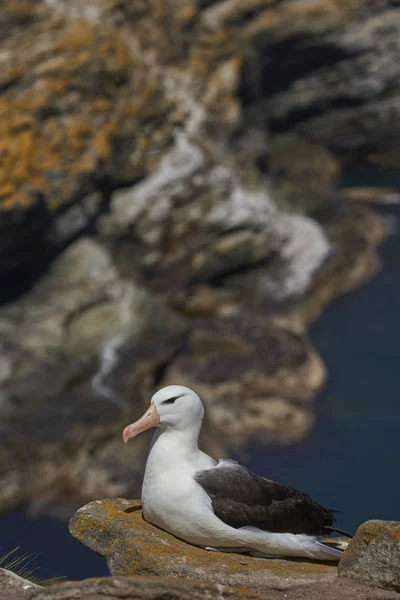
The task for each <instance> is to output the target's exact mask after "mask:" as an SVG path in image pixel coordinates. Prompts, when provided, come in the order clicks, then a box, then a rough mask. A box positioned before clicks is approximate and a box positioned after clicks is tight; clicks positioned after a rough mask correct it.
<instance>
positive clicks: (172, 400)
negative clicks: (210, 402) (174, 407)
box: [161, 394, 185, 404]
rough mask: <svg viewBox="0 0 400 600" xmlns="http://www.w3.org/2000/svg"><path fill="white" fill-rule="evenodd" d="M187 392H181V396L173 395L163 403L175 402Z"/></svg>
mask: <svg viewBox="0 0 400 600" xmlns="http://www.w3.org/2000/svg"><path fill="white" fill-rule="evenodd" d="M184 395H185V394H180V395H179V396H173V398H168V399H167V400H164V401H163V402H161V404H173V403H174V402H175V400H178V398H182V396H184Z"/></svg>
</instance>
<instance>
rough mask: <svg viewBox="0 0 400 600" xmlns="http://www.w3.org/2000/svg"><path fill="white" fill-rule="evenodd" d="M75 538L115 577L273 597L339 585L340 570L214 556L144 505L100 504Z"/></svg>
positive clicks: (82, 520)
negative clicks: (192, 582)
mask: <svg viewBox="0 0 400 600" xmlns="http://www.w3.org/2000/svg"><path fill="white" fill-rule="evenodd" d="M70 531H71V534H72V535H73V536H74V537H75V538H76V539H78V540H79V541H80V542H82V543H83V544H85V545H86V546H89V548H91V549H92V550H95V551H96V552H98V553H99V554H101V555H102V556H104V557H105V558H106V559H107V564H108V567H109V569H110V572H111V574H112V575H144V574H145V575H161V576H165V575H173V576H175V577H183V578H188V579H196V580H200V581H208V582H213V583H218V584H222V585H231V586H234V587H241V588H247V589H249V590H252V591H254V592H259V593H263V594H267V593H268V591H270V590H271V589H279V590H288V589H291V588H293V587H300V586H302V585H308V584H311V583H315V582H322V581H333V580H334V579H335V577H336V574H337V567H336V566H333V565H328V564H315V563H311V562H309V561H307V560H304V561H302V560H293V561H289V560H283V559H264V558H253V557H249V556H244V555H241V554H234V553H223V552H222V553H219V552H218V553H215V552H208V551H207V550H203V549H202V548H197V547H195V546H191V545H189V544H187V543H186V542H183V541H181V540H178V539H177V538H175V537H174V536H172V535H170V534H169V533H166V532H164V531H161V530H160V529H157V528H156V527H154V526H153V525H150V523H147V522H146V521H144V519H143V517H142V512H141V505H140V502H138V501H128V500H122V499H118V500H98V501H96V502H91V503H90V504H88V505H87V506H84V507H83V508H81V509H80V510H79V511H78V512H77V513H76V514H75V515H74V516H73V517H72V519H71V521H70Z"/></svg>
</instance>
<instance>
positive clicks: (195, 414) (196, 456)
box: [122, 385, 343, 561]
mask: <svg viewBox="0 0 400 600" xmlns="http://www.w3.org/2000/svg"><path fill="white" fill-rule="evenodd" d="M203 418H204V407H203V404H202V402H201V400H200V398H199V396H198V395H197V394H196V393H195V392H194V391H193V390H191V389H189V388H187V387H184V386H181V385H169V386H167V387H164V388H162V389H161V390H159V391H158V392H157V393H156V394H154V396H153V397H152V399H151V403H150V406H149V408H148V409H147V410H146V412H145V414H144V415H143V416H142V417H141V418H140V419H139V420H138V421H136V422H135V423H132V424H131V425H128V426H127V427H126V428H125V429H124V431H123V434H122V437H123V440H124V442H125V443H126V442H128V440H129V439H131V438H133V437H135V436H136V435H138V434H140V433H142V432H143V431H146V430H147V429H149V428H151V427H155V428H156V430H155V433H154V435H153V439H152V442H151V445H150V450H149V455H148V458H147V463H146V469H145V475H144V481H143V489H142V508H143V516H144V518H145V520H146V521H148V522H149V523H152V524H153V525H155V526H157V527H159V528H161V529H163V530H165V531H168V532H169V533H171V534H173V535H174V536H175V537H177V538H180V539H182V540H185V541H186V542H188V543H190V544H193V545H195V546H201V547H203V548H206V549H207V550H219V551H224V552H250V553H251V554H253V555H255V556H264V557H278V556H286V557H307V558H312V559H316V560H336V561H337V560H339V559H340V557H341V555H342V551H341V550H338V549H337V548H333V547H331V546H328V545H326V544H323V543H322V542H320V541H319V540H318V536H322V535H324V534H325V535H326V534H327V533H330V532H332V531H339V532H340V533H343V532H341V531H340V530H337V529H335V527H334V523H335V518H334V516H333V512H334V511H333V510H330V509H328V508H324V507H323V506H321V505H320V504H318V503H317V502H315V501H314V500H312V499H311V498H310V497H309V496H307V494H305V493H303V492H300V491H298V490H296V489H294V488H291V487H288V486H286V485H283V484H281V483H276V482H275V481H271V480H269V479H266V478H264V477H261V476H259V475H256V474H255V473H252V472H251V471H249V470H248V469H246V468H245V467H243V466H241V465H240V464H239V463H237V462H236V461H233V460H228V459H220V460H218V461H217V460H214V459H213V458H211V456H208V455H207V454H205V453H204V452H202V451H201V450H200V449H199V446H198V438H199V434H200V429H201V425H202V421H203Z"/></svg>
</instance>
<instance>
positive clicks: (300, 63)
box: [208, 0, 400, 158]
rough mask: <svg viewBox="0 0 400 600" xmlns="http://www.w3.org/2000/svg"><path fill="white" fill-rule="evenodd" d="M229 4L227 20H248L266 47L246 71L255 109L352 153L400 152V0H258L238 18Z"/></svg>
mask: <svg viewBox="0 0 400 600" xmlns="http://www.w3.org/2000/svg"><path fill="white" fill-rule="evenodd" d="M224 4H225V6H226V7H228V6H229V5H230V4H231V5H232V12H230V19H229V18H228V19H227V18H225V22H226V21H228V22H229V20H230V24H231V27H232V28H233V27H235V25H236V27H238V26H239V27H242V29H244V35H245V37H246V38H247V39H248V40H250V42H251V43H252V44H255V46H256V47H257V48H258V51H259V55H258V56H257V58H256V59H254V55H253V56H251V57H250V58H249V59H248V62H249V65H248V67H247V69H246V71H245V75H244V77H245V85H244V86H243V88H242V89H243V94H244V95H245V100H246V102H247V106H248V111H249V112H253V113H254V112H255V108H256V107H257V105H258V108H257V110H258V113H259V114H260V115H261V114H263V116H264V119H265V120H266V121H267V122H269V124H270V126H272V128H273V129H274V130H275V131H277V130H280V131H282V130H291V131H297V132H298V133H301V134H302V135H305V136H306V137H307V138H308V139H309V140H311V141H313V142H316V143H321V144H324V145H326V146H328V147H329V148H331V149H332V148H334V149H335V150H336V151H338V152H341V153H345V154H347V155H348V156H353V157H356V158H357V156H356V153H357V152H358V153H363V154H364V155H367V154H368V153H374V152H376V153H383V154H385V153H386V152H396V151H397V152H398V149H399V143H398V140H399V130H398V127H397V125H393V121H395V122H396V123H398V122H399V119H398V118H396V115H397V114H398V111H399V94H400V87H399V84H398V81H399V77H398V76H399V68H400V67H399V61H398V56H399V48H400V46H399V39H400V36H399V31H400V12H399V10H398V6H394V5H393V3H392V2H389V1H386V0H383V1H379V0H378V1H377V2H362V1H360V0H354V1H351V2H347V3H344V2H340V1H336V0H331V1H329V2H326V0H316V1H314V2H311V3H310V2H308V1H307V0H300V1H297V0H296V1H289V2H283V3H268V4H267V5H266V4H265V3H259V4H258V5H257V7H256V9H255V10H254V11H253V12H251V13H250V14H247V15H246V14H243V15H242V20H240V17H239V19H237V21H236V23H235V19H234V9H233V3H228V2H225V3H224ZM218 5H219V3H217V8H214V6H212V7H211V8H210V9H208V11H209V12H212V11H213V10H215V11H217V10H218ZM383 29H384V31H385V34H384V35H382V31H383ZM254 62H255V64H252V63H254Z"/></svg>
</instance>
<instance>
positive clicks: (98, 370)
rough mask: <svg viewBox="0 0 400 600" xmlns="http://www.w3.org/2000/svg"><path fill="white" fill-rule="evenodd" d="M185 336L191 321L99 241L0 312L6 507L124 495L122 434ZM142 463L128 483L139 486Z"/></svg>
mask: <svg viewBox="0 0 400 600" xmlns="http://www.w3.org/2000/svg"><path fill="white" fill-rule="evenodd" d="M185 335H186V323H185V320H184V319H183V318H182V317H180V316H179V315H177V314H176V313H174V312H173V311H172V310H171V309H169V308H168V307H167V306H165V305H164V304H163V302H162V301H161V300H159V299H155V298H153V297H151V296H150V295H149V293H148V292H146V291H145V290H144V289H142V288H140V287H139V286H138V285H136V284H134V283H132V282H128V281H124V280H123V279H121V278H120V277H119V276H118V274H117V272H116V270H115V268H114V267H113V265H112V262H111V260H110V257H109V256H108V254H107V252H106V250H105V249H104V248H102V247H101V245H100V244H99V243H98V242H96V241H94V240H91V239H84V238H82V239H81V240H79V241H77V242H75V243H74V244H73V245H71V246H70V247H69V248H68V249H67V250H66V251H65V252H64V253H63V254H62V255H61V256H60V257H59V258H58V259H57V260H56V261H55V262H54V263H53V264H52V267H51V269H50V271H49V272H48V273H47V275H46V276H45V277H43V278H42V279H41V281H40V282H39V283H38V284H37V285H36V286H35V287H34V288H33V289H32V290H31V292H29V293H27V294H26V295H25V296H23V297H22V298H20V299H19V300H18V301H17V302H14V303H13V304H11V305H9V306H7V307H3V308H1V309H0V344H1V347H2V349H3V351H2V354H1V360H0V373H1V381H0V390H1V398H2V402H1V405H0V439H1V444H0V456H1V458H2V461H1V464H2V465H3V466H4V469H3V468H2V467H0V471H1V480H2V486H1V492H0V510H5V509H7V508H9V507H12V506H14V505H15V503H17V502H18V503H22V502H27V501H32V500H35V499H37V498H38V497H39V496H41V497H43V496H44V497H45V496H46V495H47V494H50V497H51V496H57V495H60V496H61V497H60V503H59V504H60V505H62V502H63V499H64V500H65V499H67V498H68V497H69V496H73V494H76V495H77V497H76V498H75V500H74V502H73V503H72V504H77V503H78V502H80V499H81V495H82V494H83V495H84V497H87V498H91V497H93V495H95V496H96V495H98V492H99V491H100V490H101V489H103V488H104V486H106V487H107V486H110V492H111V491H113V492H112V493H113V494H115V493H117V494H118V493H119V492H120V491H122V490H124V489H125V485H126V483H127V480H126V478H125V469H126V468H127V464H128V463H130V460H131V459H130V453H129V452H127V451H126V449H125V448H124V445H123V444H122V442H121V439H120V433H121V429H122V428H123V426H124V424H125V423H126V422H128V421H129V419H130V417H131V416H132V414H133V413H134V414H135V415H136V416H139V413H140V412H141V411H142V410H143V409H144V405H145V404H146V405H147V403H148V398H149V396H150V392H151V390H152V388H153V386H154V377H155V372H156V371H157V369H158V368H160V367H161V366H162V365H163V364H164V363H165V362H167V361H168V360H169V358H170V357H171V356H172V355H173V354H174V353H175V352H176V350H177V348H179V347H180V345H182V344H183V341H184V338H185ZM21 439H23V440H24V444H23V445H22V446H21V444H20V441H19V440H21ZM117 441H118V442H119V445H118V446H117V447H118V451H115V444H116V442H117ZM138 448H140V444H139V447H138ZM145 448H146V442H145V443H144V444H143V452H145ZM138 451H139V455H140V450H138ZM136 464H137V466H138V470H137V478H136V480H135V477H134V472H133V471H132V468H131V466H130V478H129V481H130V484H129V485H131V489H133V490H136V491H137V490H138V489H139V481H140V473H141V471H140V469H141V467H140V460H137V461H136ZM6 465H7V467H6ZM118 472H119V473H120V475H118ZM107 481H108V483H107ZM123 482H125V483H123ZM121 485H122V487H121ZM96 489H97V491H96Z"/></svg>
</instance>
